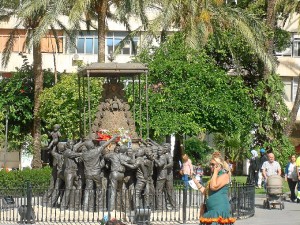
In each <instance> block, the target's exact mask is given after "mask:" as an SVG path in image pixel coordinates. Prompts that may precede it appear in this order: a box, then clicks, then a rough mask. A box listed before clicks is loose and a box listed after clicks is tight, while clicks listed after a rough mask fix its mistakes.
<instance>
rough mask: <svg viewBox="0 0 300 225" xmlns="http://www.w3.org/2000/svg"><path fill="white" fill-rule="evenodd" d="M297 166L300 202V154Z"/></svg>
mask: <svg viewBox="0 0 300 225" xmlns="http://www.w3.org/2000/svg"><path fill="white" fill-rule="evenodd" d="M296 167H297V174H298V182H297V191H298V194H297V203H300V156H298V158H297V159H296Z"/></svg>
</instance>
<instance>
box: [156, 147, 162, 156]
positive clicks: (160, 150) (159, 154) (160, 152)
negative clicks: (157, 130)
mask: <svg viewBox="0 0 300 225" xmlns="http://www.w3.org/2000/svg"><path fill="white" fill-rule="evenodd" d="M162 154H164V149H163V148H162V147H158V149H157V155H158V156H161V155H162Z"/></svg>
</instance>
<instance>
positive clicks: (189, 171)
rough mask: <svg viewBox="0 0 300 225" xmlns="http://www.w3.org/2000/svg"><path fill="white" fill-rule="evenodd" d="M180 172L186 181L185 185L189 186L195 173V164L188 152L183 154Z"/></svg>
mask: <svg viewBox="0 0 300 225" xmlns="http://www.w3.org/2000/svg"><path fill="white" fill-rule="evenodd" d="M180 174H181V175H182V180H183V182H184V187H185V188H188V187H189V182H188V181H189V177H191V176H192V175H193V174H194V169H193V164H192V161H191V160H190V158H189V157H188V155H187V154H184V155H183V156H182V167H181V170H180Z"/></svg>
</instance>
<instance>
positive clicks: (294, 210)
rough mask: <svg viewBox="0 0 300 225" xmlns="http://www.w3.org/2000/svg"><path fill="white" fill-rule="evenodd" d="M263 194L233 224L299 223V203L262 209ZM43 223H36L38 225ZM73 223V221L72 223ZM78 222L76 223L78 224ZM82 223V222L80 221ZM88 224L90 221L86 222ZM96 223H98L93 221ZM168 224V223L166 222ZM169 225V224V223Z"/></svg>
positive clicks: (286, 203) (288, 224)
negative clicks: (250, 213) (249, 214)
mask: <svg viewBox="0 0 300 225" xmlns="http://www.w3.org/2000/svg"><path fill="white" fill-rule="evenodd" d="M264 199H265V196H264V195H257V196H256V198H255V206H256V207H255V215H254V216H253V217H250V218H247V219H243V220H237V221H236V223H235V225H300V203H298V204H297V203H292V202H290V201H288V200H287V201H284V206H285V208H284V209H283V210H280V209H279V206H276V208H275V209H264V208H263V207H262V206H263V200H264ZM8 224H11V225H16V223H12V222H5V223H4V222H0V225H8ZM40 224H43V223H36V225H40ZM44 224H47V225H70V224H72V223H44ZM74 224H75V223H74ZM78 224H79V223H76V225H78ZM81 224H84V223H81ZM86 224H87V225H90V224H91V223H86ZM94 224H98V225H99V223H94ZM168 224H170V223H168ZM170 225H171V224H170ZM186 225H198V224H186Z"/></svg>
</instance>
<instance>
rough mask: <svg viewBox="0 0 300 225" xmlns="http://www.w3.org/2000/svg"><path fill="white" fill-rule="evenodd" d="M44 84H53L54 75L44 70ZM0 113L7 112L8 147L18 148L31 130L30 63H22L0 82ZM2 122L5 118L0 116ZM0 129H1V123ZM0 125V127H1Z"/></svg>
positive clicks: (32, 85) (31, 89)
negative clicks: (15, 70)
mask: <svg viewBox="0 0 300 225" xmlns="http://www.w3.org/2000/svg"><path fill="white" fill-rule="evenodd" d="M43 72H44V86H45V87H50V86H53V85H54V75H53V73H51V72H50V71H49V70H44V71H43ZM0 90H1V92H0V115H6V114H8V124H9V131H8V141H9V149H14V150H19V149H20V148H21V146H22V145H23V143H24V141H25V140H26V139H27V137H28V135H29V134H31V132H32V126H33V101H34V78H33V68H32V66H31V65H28V64H24V65H23V66H22V68H19V69H17V72H16V73H13V76H12V77H11V78H4V79H3V80H2V81H1V82H0ZM0 119H1V122H2V124H5V118H4V117H3V116H2V117H1V116H0ZM1 126H2V129H3V125H1ZM1 126H0V128H1Z"/></svg>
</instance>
